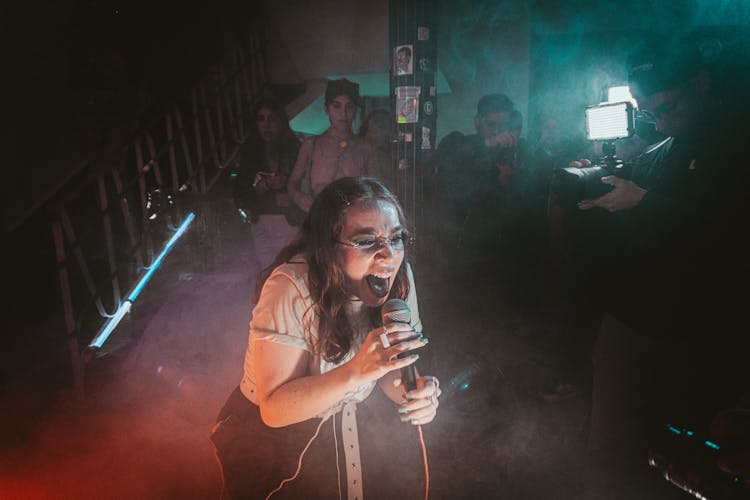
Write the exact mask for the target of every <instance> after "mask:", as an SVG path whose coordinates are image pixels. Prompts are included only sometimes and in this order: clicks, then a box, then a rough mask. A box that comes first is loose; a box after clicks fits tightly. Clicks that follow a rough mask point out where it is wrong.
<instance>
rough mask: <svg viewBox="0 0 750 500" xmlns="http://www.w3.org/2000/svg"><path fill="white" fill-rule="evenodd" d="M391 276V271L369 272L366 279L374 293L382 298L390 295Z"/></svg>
mask: <svg viewBox="0 0 750 500" xmlns="http://www.w3.org/2000/svg"><path fill="white" fill-rule="evenodd" d="M391 276H392V274H391V273H383V274H368V275H367V277H366V278H365V280H366V281H367V284H368V285H369V287H370V290H372V293H373V294H374V295H375V296H376V297H378V298H382V297H385V296H386V295H388V292H389V291H390V288H391V287H390V284H391Z"/></svg>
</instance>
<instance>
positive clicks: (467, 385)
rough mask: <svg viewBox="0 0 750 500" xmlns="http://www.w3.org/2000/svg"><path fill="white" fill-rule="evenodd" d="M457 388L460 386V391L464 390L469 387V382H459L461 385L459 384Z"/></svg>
mask: <svg viewBox="0 0 750 500" xmlns="http://www.w3.org/2000/svg"><path fill="white" fill-rule="evenodd" d="M459 388H460V389H461V390H462V391H465V390H466V389H468V388H469V383H468V382H464V383H463V384H461V386H460V387H459Z"/></svg>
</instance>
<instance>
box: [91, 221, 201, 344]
mask: <svg viewBox="0 0 750 500" xmlns="http://www.w3.org/2000/svg"><path fill="white" fill-rule="evenodd" d="M193 219H195V214H194V213H193V212H190V213H189V214H188V215H187V217H185V220H184V221H182V224H180V227H179V228H177V231H175V233H174V234H173V235H172V237H171V238H170V239H169V241H167V244H166V245H164V249H163V250H162V251H161V253H160V254H159V256H158V257H156V259H154V261H153V263H152V264H151V266H149V267H148V270H147V271H146V274H144V275H143V276H142V277H141V279H140V280H139V281H138V283H136V285H135V286H134V287H133V289H132V290H131V291H130V293H129V294H128V298H127V299H125V301H124V302H123V303H121V304H120V307H119V308H118V309H117V312H115V314H114V316H112V317H111V318H109V320H108V321H107V322H106V323H105V324H104V326H103V327H102V328H101V330H99V333H97V334H96V337H94V340H92V341H91V343H90V344H89V347H91V348H96V349H99V348H101V346H102V345H104V342H106V341H107V339H108V338H109V336H110V334H111V333H112V332H113V331H114V329H115V328H117V325H118V324H119V323H120V321H121V320H122V318H123V317H124V316H125V314H127V313H128V312H129V311H130V308H131V307H132V306H133V302H135V299H137V298H138V295H140V293H141V292H142V291H143V288H144V287H145V286H146V283H148V281H149V280H150V279H151V276H153V274H154V272H156V270H157V269H158V268H159V266H160V265H161V263H162V261H163V260H164V257H166V255H167V254H168V253H169V251H170V250H172V247H173V246H174V245H175V243H176V242H177V240H178V239H180V237H181V236H182V235H183V234H184V233H185V231H187V228H188V226H190V223H191V222H193Z"/></svg>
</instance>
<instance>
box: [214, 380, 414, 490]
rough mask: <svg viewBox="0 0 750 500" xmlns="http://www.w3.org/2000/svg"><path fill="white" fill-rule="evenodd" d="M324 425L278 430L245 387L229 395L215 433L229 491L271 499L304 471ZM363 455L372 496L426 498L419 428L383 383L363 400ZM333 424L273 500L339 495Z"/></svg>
mask: <svg viewBox="0 0 750 500" xmlns="http://www.w3.org/2000/svg"><path fill="white" fill-rule="evenodd" d="M333 418H335V423H336V429H337V433H338V448H339V450H338V460H339V470H340V471H341V488H342V491H341V494H342V497H343V498H346V495H347V492H346V464H345V463H344V450H343V443H342V438H341V415H340V414H336V415H335V416H334V417H333ZM319 423H320V420H319V419H310V420H306V421H304V422H300V423H298V424H293V425H289V426H286V427H282V428H278V429H274V428H271V427H268V426H266V425H265V424H264V423H263V421H262V420H261V417H260V410H259V408H258V407H257V406H256V405H255V404H253V403H251V402H250V401H248V400H247V399H246V398H245V397H244V396H243V395H242V393H241V392H240V390H239V388H237V389H235V391H234V392H233V393H232V394H231V395H230V396H229V399H228V400H227V402H226V403H225V405H224V407H223V408H222V409H221V412H220V413H219V418H218V422H217V424H216V426H215V427H214V431H213V432H212V434H211V440H212V441H213V443H214V445H215V447H216V451H217V455H218V457H219V460H220V461H221V466H222V473H223V477H224V485H225V489H226V494H227V496H229V497H230V498H233V499H235V500H237V499H264V498H266V496H267V495H268V493H270V492H271V491H272V490H273V489H275V488H276V487H277V486H278V485H279V483H281V481H282V480H283V479H285V478H288V477H291V476H292V475H293V474H294V472H295V470H296V469H297V463H298V460H299V455H300V453H301V452H302V450H303V449H304V447H305V445H306V444H307V443H308V441H309V440H310V438H311V437H312V436H313V435H314V434H315V431H316V429H317V427H318V424H319ZM357 427H358V429H359V441H360V455H361V456H360V458H361V460H362V468H363V474H362V476H363V477H362V480H363V489H364V495H365V498H368V499H373V498H418V497H420V496H421V495H422V489H423V488H424V478H423V477H422V465H421V455H420V451H419V441H418V436H417V432H416V428H413V427H412V426H411V425H409V424H404V423H402V422H400V421H399V419H398V416H397V411H396V407H395V405H394V404H393V403H392V402H391V401H390V400H388V399H387V398H386V397H385V396H384V395H383V394H382V393H381V392H380V390H379V389H378V388H376V389H375V390H374V391H373V394H372V395H370V397H369V398H368V399H367V400H366V401H364V402H363V403H360V404H358V405H357ZM336 460H337V457H336V448H335V446H334V437H333V423H332V421H331V419H329V420H328V421H326V422H324V423H323V425H322V427H321V428H320V433H319V435H318V437H317V438H316V439H315V440H314V442H313V443H312V445H310V448H309V449H308V451H307V453H306V454H305V456H304V458H303V463H302V469H301V472H300V474H299V476H298V477H297V478H296V479H295V480H294V481H291V482H288V483H286V484H285V485H284V486H283V488H282V489H281V490H280V491H279V492H278V493H275V494H274V495H273V496H272V497H271V498H273V500H277V499H303V498H304V499H318V498H320V499H324V498H325V499H331V498H338V496H339V491H338V487H337V484H338V479H337V470H336Z"/></svg>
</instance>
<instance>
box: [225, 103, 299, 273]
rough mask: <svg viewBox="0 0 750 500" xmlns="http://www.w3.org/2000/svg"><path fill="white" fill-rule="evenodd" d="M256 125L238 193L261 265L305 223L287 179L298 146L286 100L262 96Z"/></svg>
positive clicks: (245, 152)
mask: <svg viewBox="0 0 750 500" xmlns="http://www.w3.org/2000/svg"><path fill="white" fill-rule="evenodd" d="M253 116H254V117H255V126H254V127H252V130H251V132H250V136H249V137H248V139H247V141H246V142H245V144H243V145H242V147H241V148H240V168H239V171H238V175H237V178H236V179H235V183H234V199H235V204H236V206H237V208H239V209H240V213H241V214H242V215H243V218H244V220H245V221H246V222H248V223H250V230H251V232H252V235H253V244H254V246H255V255H256V256H257V259H258V264H259V266H260V269H263V268H265V267H267V266H268V265H269V264H271V261H272V260H273V258H274V257H275V256H276V254H277V253H278V251H279V250H281V248H282V247H284V246H285V245H286V244H287V243H289V242H290V241H291V240H292V237H293V236H294V234H295V233H296V232H297V229H298V226H299V225H300V224H301V223H302V217H304V214H302V213H301V212H300V210H299V209H297V207H295V206H294V204H293V203H292V201H291V198H290V197H289V195H288V194H287V189H286V184H287V179H288V178H289V174H290V173H291V171H292V167H293V166H294V161H295V159H296V158H297V153H298V151H299V141H298V140H297V137H296V136H295V135H294V133H293V132H292V131H291V129H290V128H289V121H288V120H287V117H286V112H285V111H284V108H283V106H281V104H280V103H279V102H277V101H275V100H273V99H263V100H262V101H260V102H259V103H258V104H257V105H256V106H255V108H254V111H253Z"/></svg>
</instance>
